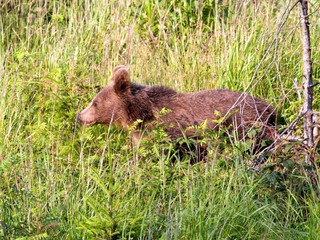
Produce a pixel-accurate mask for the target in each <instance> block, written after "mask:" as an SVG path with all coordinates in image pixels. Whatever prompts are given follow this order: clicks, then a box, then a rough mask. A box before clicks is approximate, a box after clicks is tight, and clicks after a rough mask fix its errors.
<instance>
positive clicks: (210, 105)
mask: <svg viewBox="0 0 320 240" xmlns="http://www.w3.org/2000/svg"><path fill="white" fill-rule="evenodd" d="M164 108H165V109H168V110H169V111H170V112H169V113H167V114H164V115H161V114H159V112H160V111H161V110H162V109H164ZM77 119H78V121H79V122H80V123H81V124H84V125H93V124H98V123H100V124H111V123H115V124H117V125H120V126H122V127H123V128H125V129H126V128H127V127H128V126H129V125H130V124H132V123H134V122H135V121H136V120H138V119H140V120H142V123H141V124H140V125H139V126H140V127H141V128H144V127H145V126H146V124H147V123H149V122H151V121H157V122H159V123H163V125H164V126H167V128H166V131H167V132H168V134H169V136H170V137H171V139H177V138H179V137H182V136H183V134H186V136H187V137H194V135H195V131H194V130H192V129H189V127H191V126H198V125H200V124H202V123H204V122H205V121H206V122H207V128H209V129H219V128H220V126H226V127H228V128H229V129H230V130H235V131H236V132H237V133H239V136H240V137H241V138H242V137H245V134H246V131H245V130H246V129H249V128H251V127H253V126H259V127H260V129H261V133H260V136H259V138H261V139H269V140H273V139H274V137H275V136H274V135H275V127H274V126H275V119H276V114H275V109H274V108H273V107H272V106H270V105H269V104H267V103H266V102H264V101H263V100H261V99H258V98H255V97H252V96H249V95H246V94H244V93H239V92H234V91H230V90H225V89H212V90H205V91H200V92H195V93H177V92H175V91H174V90H172V89H170V88H166V87H162V86H151V87H150V86H142V85H138V84H134V83H131V80H130V75H129V72H128V70H127V69H126V67H124V66H118V67H116V68H115V69H114V71H113V76H112V81H111V83H110V84H109V85H108V86H106V87H105V88H103V89H102V90H101V91H100V92H99V93H98V94H97V96H96V97H95V98H94V99H93V101H92V102H91V104H90V105H89V106H88V107H87V108H86V109H84V110H83V111H82V112H81V113H79V114H78V115H77ZM218 122H220V124H218ZM148 128H150V126H149V127H148ZM186 129H188V130H187V131H185V130H186ZM133 137H134V138H138V137H139V136H133Z"/></svg>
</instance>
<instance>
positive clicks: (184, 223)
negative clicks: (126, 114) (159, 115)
mask: <svg viewBox="0 0 320 240" xmlns="http://www.w3.org/2000/svg"><path fill="white" fill-rule="evenodd" d="M294 2H295V1H276V0H271V1H266V0H264V1H249V0H246V1H231V0H216V1H206V0H204V1H187V0H183V1H178V0H175V1H151V0H146V1H135V0H128V1H125V0H120V1H113V0H111V1H108V0H106V1H102V0H98V1H89V0H74V1H71V0H63V1H57V0H53V1H45V0H36V1H26V0H20V1H15V0H12V1H3V2H1V5H0V21H1V22H0V25H1V34H0V40H1V44H0V56H1V58H0V63H1V65H0V79H1V81H0V238H1V239H92V238H94V239H317V238H319V236H318V234H319V230H320V225H319V223H320V202H319V199H318V195H319V190H318V185H317V183H318V181H319V172H318V171H319V170H318V169H319V168H317V167H316V166H308V165H305V164H304V161H303V160H304V154H303V153H304V152H305V151H314V150H309V149H304V148H303V146H302V144H301V143H300V142H298V143H290V144H287V145H285V146H283V147H279V148H278V149H277V150H276V151H274V152H273V153H270V156H268V158H267V160H266V159H265V158H264V159H263V160H264V161H266V162H264V163H263V164H260V165H259V166H258V167H257V165H256V164H255V163H256V162H257V161H258V160H259V158H258V157H257V156H254V155H253V154H252V152H251V151H250V141H248V142H245V143H243V142H238V141H237V140H236V137H235V136H225V135H224V134H221V133H215V132H213V133H208V134H207V136H206V138H205V139H204V140H203V143H206V144H207V146H208V155H207V156H206V161H203V162H200V163H198V164H195V165H190V164H189V163H190V159H192V158H193V156H192V152H191V153H189V154H185V155H184V156H183V157H181V158H180V157H178V156H177V153H176V150H175V148H174V143H167V144H164V142H167V141H166V139H167V136H166V134H165V133H164V132H163V131H161V129H157V130H155V131H154V132H152V133H150V136H149V138H151V139H152V141H148V140H147V141H145V142H143V143H141V145H140V146H139V148H136V147H135V146H132V143H131V141H130V137H129V134H128V133H125V132H123V130H121V129H117V128H115V127H113V126H104V127H103V126H94V127H90V128H83V127H81V126H79V125H78V124H77V123H76V121H75V114H76V113H77V112H79V111H80V110H81V109H82V108H83V107H85V106H86V105H87V104H88V103H89V101H90V99H91V98H92V97H93V96H94V95H95V93H96V92H97V90H99V89H100V88H101V87H102V86H104V85H106V84H107V83H108V82H109V80H110V75H111V71H112V69H113V67H115V66H116V65H119V64H122V65H127V66H128V67H129V68H130V72H131V73H132V78H133V79H134V80H135V81H136V82H138V83H143V84H162V85H166V86H170V87H172V88H174V89H176V90H178V91H183V92H184V91H197V90H200V89H209V88H229V89H233V90H238V91H246V92H248V93H250V94H254V95H255V96H258V97H260V98H263V99H266V100H267V101H268V102H270V103H271V104H272V105H274V106H275V107H277V108H278V110H279V114H280V115H281V116H282V117H283V119H284V122H282V124H283V125H284V126H286V125H287V124H289V123H290V122H291V121H292V120H293V119H295V118H296V116H297V115H298V114H299V110H300V107H301V102H302V100H301V99H302V96H301V95H302V89H301V86H302V69H301V66H302V64H301V63H302V59H301V55H302V53H301V52H302V51H301V43H300V26H299V8H298V5H297V6H296V7H295V8H293V9H291V7H292V6H293V4H294ZM319 7H320V4H319V3H318V2H317V1H310V13H311V14H310V22H311V25H310V27H311V35H312V42H311V44H312V54H313V55H312V58H313V61H314V69H313V71H314V74H313V77H314V81H319V80H320V67H319V64H320V51H319V49H320V34H319V32H320V20H319V19H320V12H319ZM289 10H292V11H289ZM315 89H317V88H315ZM318 92H319V91H317V90H316V91H315V101H314V103H315V108H316V111H319V107H318V106H319V105H320V100H319V99H320V98H319V93H318ZM301 133H302V128H301V127H300V122H299V123H298V125H297V126H296V129H295V131H294V134H296V135H297V136H299V135H301ZM253 137H254V135H253ZM249 140H250V139H249ZM185 141H186V140H185ZM187 142H188V141H187ZM189 143H190V142H188V144H189ZM190 144H192V142H191V143H190ZM312 153H313V152H312ZM316 156H317V155H316ZM257 159H258V160H257ZM316 160H317V163H319V159H316ZM173 163H174V164H173Z"/></svg>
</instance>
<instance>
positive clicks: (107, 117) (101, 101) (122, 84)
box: [76, 66, 131, 126]
mask: <svg viewBox="0 0 320 240" xmlns="http://www.w3.org/2000/svg"><path fill="white" fill-rule="evenodd" d="M130 94H131V82H130V74H129V72H128V70H127V68H126V67H125V66H118V67H116V68H115V69H114V70H113V74H112V81H111V83H110V84H109V85H108V86H106V87H105V88H103V89H102V90H101V91H100V92H99V93H98V94H97V95H96V96H95V97H94V99H93V100H92V102H91V103H90V104H89V106H88V107H86V108H85V109H84V110H83V111H82V112H80V113H79V114H77V116H76V118H77V120H78V122H79V123H80V124H82V125H86V126H90V125H94V124H111V123H115V124H117V125H122V126H126V124H127V122H126V121H127V119H128V116H127V111H126V106H125V102H124V99H125V98H126V96H129V95H130Z"/></svg>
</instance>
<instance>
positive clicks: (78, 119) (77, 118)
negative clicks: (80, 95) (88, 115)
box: [76, 113, 83, 125]
mask: <svg viewBox="0 0 320 240" xmlns="http://www.w3.org/2000/svg"><path fill="white" fill-rule="evenodd" d="M76 121H77V122H78V123H80V124H81V125H82V124H83V122H82V121H81V114H80V113H78V114H76Z"/></svg>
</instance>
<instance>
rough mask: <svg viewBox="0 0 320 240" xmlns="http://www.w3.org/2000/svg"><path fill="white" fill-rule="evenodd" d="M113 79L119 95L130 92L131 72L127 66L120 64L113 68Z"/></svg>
mask: <svg viewBox="0 0 320 240" xmlns="http://www.w3.org/2000/svg"><path fill="white" fill-rule="evenodd" d="M112 81H113V83H114V90H115V92H116V93H117V94H118V95H123V94H129V93H130V91H131V88H130V86H131V83H130V74H129V72H128V69H127V68H126V67H125V66H118V67H116V68H115V69H114V70H113V73H112Z"/></svg>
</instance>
